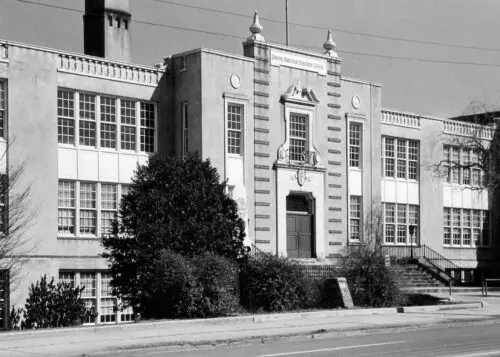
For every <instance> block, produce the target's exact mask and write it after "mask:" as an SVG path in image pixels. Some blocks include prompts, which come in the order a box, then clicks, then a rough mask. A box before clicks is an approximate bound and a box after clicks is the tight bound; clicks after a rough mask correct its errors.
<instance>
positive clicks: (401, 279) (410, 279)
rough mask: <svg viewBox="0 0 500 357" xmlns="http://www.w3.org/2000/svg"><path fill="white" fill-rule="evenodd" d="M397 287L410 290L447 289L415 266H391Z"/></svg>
mask: <svg viewBox="0 0 500 357" xmlns="http://www.w3.org/2000/svg"><path fill="white" fill-rule="evenodd" d="M391 268H392V270H393V271H394V273H395V274H396V279H397V282H398V284H399V286H400V287H401V288H403V289H411V288H436V289H439V288H447V284H445V283H444V282H442V281H440V280H438V279H436V278H434V277H433V276H432V275H431V274H429V273H427V272H426V271H425V270H423V269H422V268H421V267H419V266H418V265H417V264H405V265H402V264H401V265H400V264H395V265H392V266H391Z"/></svg>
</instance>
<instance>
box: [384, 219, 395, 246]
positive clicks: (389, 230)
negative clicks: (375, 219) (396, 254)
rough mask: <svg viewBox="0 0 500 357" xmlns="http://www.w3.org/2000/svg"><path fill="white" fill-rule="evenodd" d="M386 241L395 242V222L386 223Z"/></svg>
mask: <svg viewBox="0 0 500 357" xmlns="http://www.w3.org/2000/svg"><path fill="white" fill-rule="evenodd" d="M385 242H386V243H394V224H386V225H385Z"/></svg>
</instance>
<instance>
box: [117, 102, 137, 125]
mask: <svg viewBox="0 0 500 357" xmlns="http://www.w3.org/2000/svg"><path fill="white" fill-rule="evenodd" d="M120 102H121V103H120V109H121V111H120V114H121V116H120V118H121V123H122V124H125V125H132V126H134V125H135V118H136V113H135V101H133V100H127V99H122V100H120Z"/></svg>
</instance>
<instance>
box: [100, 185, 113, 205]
mask: <svg viewBox="0 0 500 357" xmlns="http://www.w3.org/2000/svg"><path fill="white" fill-rule="evenodd" d="M116 195H117V189H116V185H113V184H102V185H101V208H102V209H105V210H116Z"/></svg>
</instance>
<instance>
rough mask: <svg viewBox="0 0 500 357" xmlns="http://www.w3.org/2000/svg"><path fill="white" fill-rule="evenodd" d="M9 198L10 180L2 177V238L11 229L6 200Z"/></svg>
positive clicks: (5, 176) (0, 177)
mask: <svg viewBox="0 0 500 357" xmlns="http://www.w3.org/2000/svg"><path fill="white" fill-rule="evenodd" d="M8 196H9V178H8V176H7V175H0V237H1V236H2V235H4V234H6V233H7V230H8V229H9V227H8V223H9V215H8V211H7V209H6V203H7V201H6V200H7V197H8Z"/></svg>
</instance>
